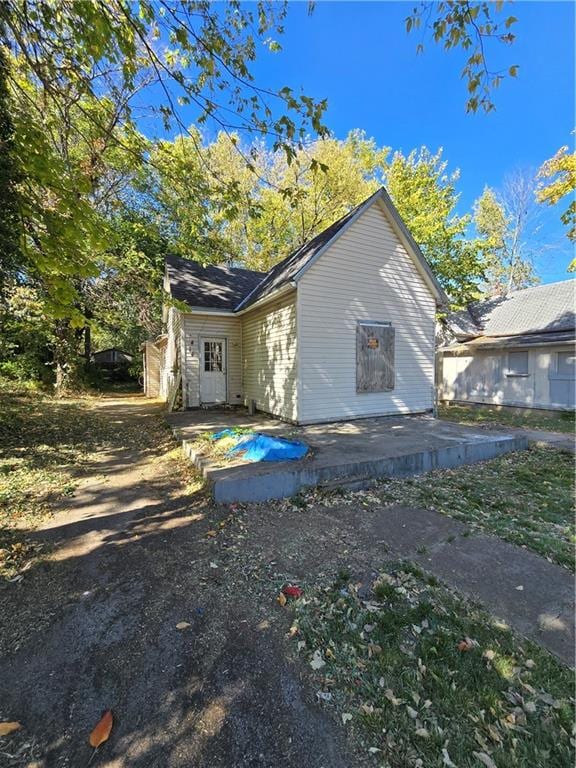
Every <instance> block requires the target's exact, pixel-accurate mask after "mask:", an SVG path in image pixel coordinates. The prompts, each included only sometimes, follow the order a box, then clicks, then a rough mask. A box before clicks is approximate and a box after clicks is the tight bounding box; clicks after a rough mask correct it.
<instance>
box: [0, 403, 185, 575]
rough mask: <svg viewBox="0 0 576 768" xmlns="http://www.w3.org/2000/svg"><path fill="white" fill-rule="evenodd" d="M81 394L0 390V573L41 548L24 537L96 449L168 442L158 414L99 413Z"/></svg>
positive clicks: (70, 487) (13, 570) (10, 571)
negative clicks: (63, 396)
mask: <svg viewBox="0 0 576 768" xmlns="http://www.w3.org/2000/svg"><path fill="white" fill-rule="evenodd" d="M95 402H96V400H95V398H93V397H86V398H82V399H77V400H59V399H55V398H53V397H51V396H48V395H46V394H43V393H41V392H38V391H33V390H26V389H19V390H18V391H10V390H7V389H6V388H3V389H0V578H8V579H11V578H14V577H15V576H17V575H18V574H19V573H21V572H22V571H23V570H25V569H26V568H27V567H28V566H29V565H30V563H31V562H32V561H33V560H34V559H35V558H37V557H38V555H39V554H40V553H41V548H40V547H39V546H38V545H36V544H33V543H32V542H31V541H30V539H29V538H27V537H26V531H29V530H33V529H34V528H36V527H37V526H38V525H39V524H40V523H42V522H43V521H44V520H46V519H47V518H48V517H49V516H50V515H51V514H52V513H53V512H54V511H56V510H57V509H58V505H59V503H60V502H62V500H63V499H65V498H66V497H69V496H72V495H73V494H74V491H75V488H76V485H77V483H78V481H79V479H80V478H81V477H82V476H83V475H84V474H85V473H86V471H87V469H88V467H90V466H91V465H93V463H94V461H95V460H96V459H97V457H98V454H99V453H100V452H102V451H105V450H107V449H110V448H115V449H118V448H126V447H138V448H140V447H145V448H146V447H147V448H149V449H150V450H151V451H152V450H153V451H154V452H156V451H158V450H160V451H161V450H162V448H163V447H165V448H168V447H171V446H172V441H171V437H170V432H169V430H168V429H167V427H165V426H164V424H163V422H162V420H161V419H157V420H154V419H152V420H151V421H150V422H148V424H147V427H146V429H143V428H141V427H140V426H139V425H138V424H134V423H132V424H127V423H122V422H118V421H115V420H113V419H110V418H106V417H105V416H104V415H101V414H100V413H98V412H97V411H96V410H95V408H94V404H95Z"/></svg>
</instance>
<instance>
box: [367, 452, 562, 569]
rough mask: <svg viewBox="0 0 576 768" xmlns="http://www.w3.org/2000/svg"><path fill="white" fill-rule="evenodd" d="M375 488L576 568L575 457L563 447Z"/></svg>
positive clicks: (387, 497)
mask: <svg viewBox="0 0 576 768" xmlns="http://www.w3.org/2000/svg"><path fill="white" fill-rule="evenodd" d="M375 493H377V494H378V496H379V497H380V499H381V500H382V501H384V502H386V503H399V504H406V505H408V506H410V505H412V506H417V507H428V508H430V507H432V508H434V509H436V510H438V511H439V512H442V513H444V514H445V515H449V516H450V517H454V518H456V519H457V520H461V521H463V522H465V523H468V524H470V526H472V527H473V528H475V529H478V530H482V531H485V532H487V533H493V534H496V535H497V536H500V537H501V538H503V539H506V541H510V542H512V543H514V544H519V545H521V546H526V547H528V548H529V549H532V550H533V551H534V552H538V553H539V554H540V555H543V556H544V557H546V558H548V559H549V560H551V561H553V562H555V563H558V564H559V565H563V566H565V567H566V568H569V569H571V570H574V540H575V538H574V460H573V457H572V456H571V455H570V454H568V453H565V452H563V451H559V450H557V449H554V448H531V449H529V450H528V451H521V452H518V453H510V454H506V455H505V456H502V457H500V458H497V459H492V460H491V461H485V462H482V463H480V464H473V465H469V466H462V467H458V468H457V469H447V470H438V471H435V472H429V473H427V474H426V475H421V476H419V477H413V478H409V479H405V480H393V481H390V482H388V483H385V484H383V485H381V486H380V487H379V489H378V490H377V491H375Z"/></svg>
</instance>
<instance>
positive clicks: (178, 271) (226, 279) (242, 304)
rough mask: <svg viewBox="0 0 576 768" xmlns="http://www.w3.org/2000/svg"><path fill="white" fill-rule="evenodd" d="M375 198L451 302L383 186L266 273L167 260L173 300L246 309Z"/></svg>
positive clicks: (298, 269) (304, 264)
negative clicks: (381, 204) (384, 208)
mask: <svg viewBox="0 0 576 768" xmlns="http://www.w3.org/2000/svg"><path fill="white" fill-rule="evenodd" d="M376 200H380V201H381V202H382V203H383V205H384V206H385V207H386V209H387V211H388V213H389V214H390V216H391V218H392V220H393V223H394V224H395V226H396V227H397V229H398V230H399V232H400V235H401V237H402V238H403V239H404V242H405V243H406V244H407V246H408V247H409V248H410V250H411V251H412V252H413V254H414V257H415V259H416V260H417V262H418V264H419V265H420V268H421V269H422V272H423V273H424V274H425V276H426V279H427V280H428V282H429V284H430V285H431V288H432V290H433V292H434V293H435V294H436V297H437V299H438V301H439V302H440V303H442V304H447V303H448V300H447V298H446V296H445V294H444V291H443V290H442V288H441V286H440V284H439V283H438V281H437V279H436V277H435V276H434V274H433V273H432V270H431V269H430V266H429V264H428V262H427V261H426V259H425V258H424V256H423V254H422V252H421V251H420V248H419V247H418V245H417V244H416V243H415V242H414V240H413V238H412V236H411V235H410V233H409V232H408V230H407V229H406V225H405V224H404V222H403V221H402V219H401V218H400V215H399V214H398V211H397V210H396V208H395V207H394V205H393V203H392V200H391V199H390V197H389V195H388V193H387V192H386V190H385V189H384V188H383V187H381V188H380V189H378V190H377V191H376V192H375V193H374V194H373V195H371V196H370V197H369V198H367V199H366V200H364V202H362V203H360V205H357V206H356V208H353V209H352V210H351V211H350V212H349V213H347V214H346V215H345V216H342V218H340V219H338V221H335V222H334V223H333V224H331V225H330V226H329V227H327V228H326V229H325V230H323V231H322V232H320V234H318V235H316V237H313V238H312V239H311V240H309V241H308V242H306V243H304V245H302V246H300V247H299V248H297V249H296V250H295V251H293V252H292V253H291V254H289V255H288V256H287V257H286V258H285V259H284V260H283V261H280V262H279V263H278V264H276V265H275V266H273V267H272V269H271V270H270V271H269V272H267V273H262V272H253V271H252V270H249V269H233V268H231V267H221V266H218V267H216V266H210V265H209V266H206V267H203V266H202V265H201V264H199V263H198V262H195V261H190V260H188V259H182V258H178V257H170V258H168V259H167V260H166V265H167V271H168V278H169V281H170V290H171V294H172V296H173V297H174V298H176V299H180V300H181V301H185V302H186V303H187V304H189V305H190V306H194V307H202V308H206V309H226V310H232V311H238V310H240V309H246V308H247V307H249V306H251V305H252V304H254V303H255V302H257V301H258V300H259V299H262V298H264V297H265V296H267V295H269V294H271V293H273V292H274V291H275V290H277V289H278V288H281V287H283V286H284V285H287V284H289V283H290V282H291V281H293V280H296V279H297V278H298V277H299V276H300V275H301V274H302V273H303V272H304V271H305V270H306V269H307V268H308V267H309V266H310V265H311V264H312V263H313V262H314V261H315V259H316V258H318V256H320V254H321V253H322V252H323V251H324V249H325V248H326V247H327V246H328V245H329V244H330V243H332V241H333V240H334V239H335V238H336V237H338V236H339V235H340V234H342V233H343V232H344V231H345V230H346V228H347V227H348V226H349V225H350V224H352V222H353V221H355V220H356V218H357V217H358V216H360V215H361V214H362V213H363V212H364V211H365V210H366V209H367V208H369V207H370V206H371V205H372V204H373V203H374V202H375V201H376Z"/></svg>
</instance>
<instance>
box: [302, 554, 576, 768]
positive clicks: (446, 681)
mask: <svg viewBox="0 0 576 768" xmlns="http://www.w3.org/2000/svg"><path fill="white" fill-rule="evenodd" d="M372 589H373V595H372V596H371V598H370V599H368V600H361V599H360V598H359V597H358V594H357V591H356V586H355V585H354V584H346V583H345V582H344V581H343V579H342V574H341V576H340V578H339V579H337V581H336V583H335V584H333V585H332V586H330V587H327V588H322V587H317V588H315V589H314V590H312V591H309V590H307V591H306V595H307V598H306V599H305V600H302V601H299V604H297V606H296V611H297V613H296V620H295V623H294V627H293V629H292V630H291V634H292V635H293V637H294V642H295V644H296V648H297V649H298V652H299V653H300V655H301V656H303V657H304V659H305V660H306V661H307V662H308V663H309V664H310V666H311V668H312V669H313V670H314V672H313V675H314V677H315V683H316V685H317V688H318V690H319V696H318V698H319V700H320V701H324V702H326V704H323V706H326V707H328V708H330V709H332V711H334V712H335V713H336V714H337V716H338V717H339V719H340V720H341V722H342V723H344V725H345V727H346V729H347V730H348V733H349V736H350V738H351V739H352V740H353V741H354V743H355V745H356V747H357V749H358V750H359V751H360V752H362V753H364V754H365V755H366V759H367V760H368V761H371V759H372V760H373V762H374V765H378V766H389V767H390V768H392V767H393V768H409V767H410V768H412V767H413V766H421V768H434V767H435V766H438V768H446V767H448V768H449V767H450V766H452V765H454V766H458V768H480V767H481V766H482V765H485V766H496V768H513V767H514V766H518V768H520V767H522V768H524V767H525V766H530V768H537V767H538V766H542V767H543V766H554V768H569V767H571V766H573V765H574V753H573V749H572V746H571V742H570V738H571V733H572V723H573V717H574V712H573V706H572V705H573V700H571V696H572V691H573V682H572V675H571V673H570V671H569V670H568V669H567V668H565V667H564V666H563V665H562V664H561V663H560V662H558V661H556V660H555V659H554V658H553V657H551V656H550V655H549V654H547V653H546V652H545V651H543V650H541V649H540V648H538V647H537V646H535V645H533V644H531V643H529V642H528V641H524V640H520V639H519V638H518V637H516V636H515V635H514V634H513V633H511V632H510V631H509V630H508V629H506V628H505V627H503V626H502V625H499V624H498V623H496V621H495V620H494V619H492V618H491V617H489V616H488V615H487V614H486V613H484V612H483V611H482V610H480V609H479V608H478V607H477V606H474V605H471V604H470V603H467V602H465V601H463V600H462V599H460V598H458V597H457V596H455V595H454V594H453V593H451V592H449V591H448V590H447V589H446V588H444V587H443V586H440V585H438V584H437V582H436V581H435V580H434V579H428V578H427V577H426V576H425V574H423V573H422V572H421V571H420V570H419V569H417V568H415V567H413V566H410V565H407V564H391V565H390V566H388V567H387V568H386V570H385V571H383V572H381V574H380V578H379V579H378V580H377V582H376V583H375V584H374V585H373V586H372ZM462 642H464V644H463V645H461V643H462ZM479 755H480V757H479ZM490 761H492V762H490Z"/></svg>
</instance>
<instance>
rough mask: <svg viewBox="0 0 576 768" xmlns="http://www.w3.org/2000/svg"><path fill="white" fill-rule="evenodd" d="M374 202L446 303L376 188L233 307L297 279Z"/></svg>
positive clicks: (403, 227) (381, 191) (385, 195)
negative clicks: (379, 206)
mask: <svg viewBox="0 0 576 768" xmlns="http://www.w3.org/2000/svg"><path fill="white" fill-rule="evenodd" d="M377 201H380V202H381V203H382V204H383V205H384V207H385V208H386V210H387V211H388V213H389V214H390V216H391V219H392V222H393V225H394V226H395V227H396V228H397V230H398V234H399V235H400V237H401V239H403V240H404V242H405V245H406V248H407V250H408V251H409V252H412V255H413V256H414V259H415V261H416V262H417V264H418V266H419V267H420V269H421V270H422V272H423V273H424V276H425V279H426V282H427V283H428V285H429V287H430V288H431V290H432V292H433V293H434V294H435V296H436V298H437V300H438V301H439V302H440V303H442V304H446V305H447V304H448V299H447V297H446V294H445V293H444V291H443V290H442V288H441V286H440V284H439V282H438V280H437V279H436V277H435V276H434V274H433V273H432V270H431V269H430V266H429V264H428V262H427V261H426V259H425V257H424V254H423V253H422V251H421V250H420V248H419V246H418V245H417V244H416V242H415V241H414V239H413V238H412V235H411V234H410V233H409V232H408V229H407V228H406V225H405V224H404V222H403V221H402V219H401V217H400V214H399V213H398V211H397V210H396V208H395V207H394V204H393V203H392V200H391V199H390V196H389V195H388V193H387V192H386V190H385V189H384V187H380V189H378V190H377V191H376V192H374V194H373V195H370V197H369V198H367V199H366V200H364V202H362V203H360V205H357V206H356V208H353V209H352V210H351V211H350V212H349V213H347V214H346V215H345V216H342V218H341V219H338V221H335V222H334V223H333V224H331V225H330V226H329V227H327V228H326V229H325V230H323V231H322V232H320V234H318V235H316V237H313V238H312V239H311V240H309V241H308V242H307V243H304V245H302V246H300V248H297V249H296V250H295V251H293V252H292V253H291V254H290V255H289V256H287V257H286V258H285V259H284V260H283V261H281V262H279V263H278V264H276V265H275V266H274V267H272V269H271V270H270V271H269V272H268V274H267V275H266V277H265V278H264V279H263V280H262V281H261V282H260V283H259V284H258V285H257V286H256V287H255V288H254V290H253V291H252V292H251V293H250V294H249V295H248V296H246V298H245V299H244V300H243V301H242V302H241V303H240V304H239V305H238V307H237V309H238V310H240V309H246V308H247V307H249V306H250V305H251V304H254V303H255V302H256V301H258V300H259V299H262V298H264V296H266V295H268V294H270V293H272V292H273V291H275V290H277V289H278V288H281V287H282V286H283V285H286V284H287V283H290V282H291V281H292V280H298V279H299V278H300V277H301V276H302V275H303V274H304V272H305V271H306V270H307V269H308V268H309V267H310V266H312V264H313V263H314V262H315V261H316V259H317V258H318V257H319V256H320V255H321V254H322V253H323V252H324V250H325V249H326V248H327V247H328V246H329V245H332V243H333V242H334V241H335V240H336V239H337V238H338V237H340V235H342V234H343V233H344V232H345V231H346V230H347V229H348V227H349V226H350V225H351V224H353V222H354V221H356V219H357V218H358V217H359V216H361V215H362V214H363V213H364V211H366V210H367V209H368V208H370V207H371V206H372V205H374V203H376V202H377Z"/></svg>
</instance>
